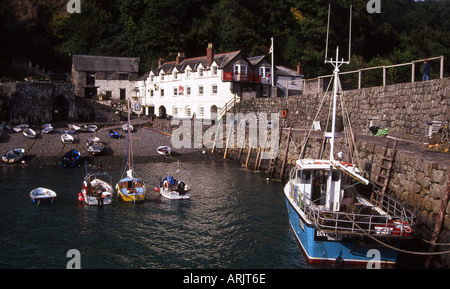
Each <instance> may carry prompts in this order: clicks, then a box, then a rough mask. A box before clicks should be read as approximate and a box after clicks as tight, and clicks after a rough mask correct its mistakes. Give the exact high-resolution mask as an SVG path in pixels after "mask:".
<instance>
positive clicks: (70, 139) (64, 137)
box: [61, 133, 73, 143]
mask: <svg viewBox="0 0 450 289" xmlns="http://www.w3.org/2000/svg"><path fill="white" fill-rule="evenodd" d="M61 141H62V142H63V143H72V142H73V136H72V135H70V134H68V133H64V134H62V135H61Z"/></svg>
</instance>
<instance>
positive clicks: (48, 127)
mask: <svg viewBox="0 0 450 289" xmlns="http://www.w3.org/2000/svg"><path fill="white" fill-rule="evenodd" d="M52 131H53V126H52V125H51V124H49V123H47V124H44V125H43V126H42V132H43V133H46V134H47V133H50V132H52Z"/></svg>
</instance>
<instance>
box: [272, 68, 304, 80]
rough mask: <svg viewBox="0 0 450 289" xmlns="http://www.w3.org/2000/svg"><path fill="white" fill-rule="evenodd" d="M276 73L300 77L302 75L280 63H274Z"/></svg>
mask: <svg viewBox="0 0 450 289" xmlns="http://www.w3.org/2000/svg"><path fill="white" fill-rule="evenodd" d="M276 69H277V75H284V76H291V77H302V76H303V75H301V74H299V73H298V72H297V70H294V69H291V68H287V67H285V66H282V65H276Z"/></svg>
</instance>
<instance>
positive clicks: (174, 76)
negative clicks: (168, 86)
mask: <svg viewBox="0 0 450 289" xmlns="http://www.w3.org/2000/svg"><path fill="white" fill-rule="evenodd" d="M172 75H173V79H174V80H175V79H178V72H176V71H174V72H173V73H172Z"/></svg>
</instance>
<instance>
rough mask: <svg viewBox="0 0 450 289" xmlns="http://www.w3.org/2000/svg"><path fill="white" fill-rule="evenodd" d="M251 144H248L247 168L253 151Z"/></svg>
mask: <svg viewBox="0 0 450 289" xmlns="http://www.w3.org/2000/svg"><path fill="white" fill-rule="evenodd" d="M251 144H252V143H251V142H250V141H249V143H248V153H247V159H246V160H245V167H247V164H248V160H249V159H250V153H251V151H252V149H251Z"/></svg>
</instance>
